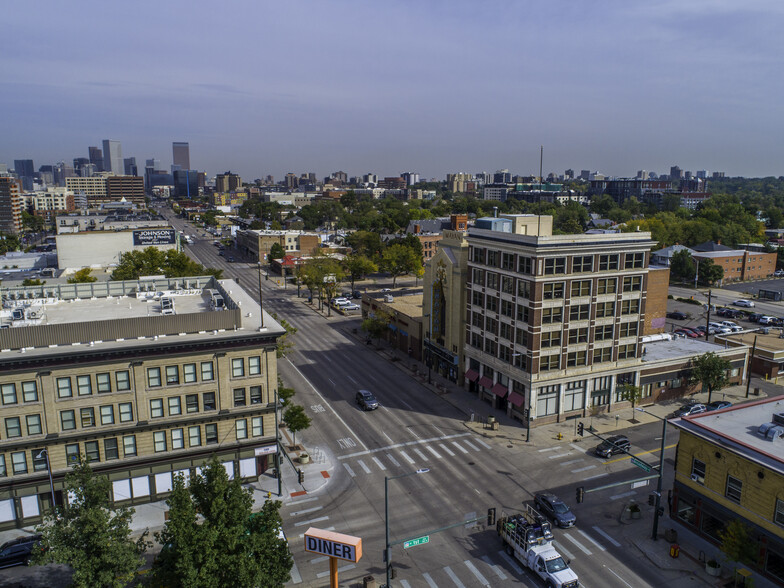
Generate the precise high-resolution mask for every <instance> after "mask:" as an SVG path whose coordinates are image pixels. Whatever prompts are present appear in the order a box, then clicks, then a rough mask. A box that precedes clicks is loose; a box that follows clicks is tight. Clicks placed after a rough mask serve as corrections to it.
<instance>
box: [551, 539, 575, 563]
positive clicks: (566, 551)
mask: <svg viewBox="0 0 784 588" xmlns="http://www.w3.org/2000/svg"><path fill="white" fill-rule="evenodd" d="M553 543H556V545H558V551H563V554H564V555H565V556H566V557H568V558H569V559H574V555H572V553H571V552H570V551H569V550H568V549H566V547H564V546H563V542H561V541H558V542H555V541H553Z"/></svg>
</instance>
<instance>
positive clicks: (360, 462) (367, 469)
mask: <svg viewBox="0 0 784 588" xmlns="http://www.w3.org/2000/svg"><path fill="white" fill-rule="evenodd" d="M357 463H358V464H359V467H361V468H362V469H363V470H365V473H366V474H369V473H370V468H369V467H367V466H366V465H365V462H364V461H362V460H361V459H358V460H357Z"/></svg>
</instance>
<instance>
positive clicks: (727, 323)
mask: <svg viewBox="0 0 784 588" xmlns="http://www.w3.org/2000/svg"><path fill="white" fill-rule="evenodd" d="M721 326H722V327H729V328H730V329H734V328H735V327H737V326H738V323H735V322H732V321H721Z"/></svg>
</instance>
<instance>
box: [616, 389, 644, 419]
mask: <svg viewBox="0 0 784 588" xmlns="http://www.w3.org/2000/svg"><path fill="white" fill-rule="evenodd" d="M620 388H621V390H620V392H621V398H622V399H623V400H628V401H629V402H631V404H632V421H635V422H636V420H635V414H634V407H635V406H636V405H637V401H639V400H640V398H642V388H640V387H639V386H635V385H634V384H630V383H629V382H625V383H623V384H621V386H620Z"/></svg>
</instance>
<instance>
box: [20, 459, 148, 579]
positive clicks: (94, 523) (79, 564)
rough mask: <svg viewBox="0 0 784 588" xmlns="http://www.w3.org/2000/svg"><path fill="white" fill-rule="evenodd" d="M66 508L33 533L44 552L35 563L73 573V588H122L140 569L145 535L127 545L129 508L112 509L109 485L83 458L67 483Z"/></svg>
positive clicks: (37, 556)
mask: <svg viewBox="0 0 784 588" xmlns="http://www.w3.org/2000/svg"><path fill="white" fill-rule="evenodd" d="M63 494H64V495H68V496H69V497H70V498H69V506H68V508H58V509H56V511H55V512H54V513H53V514H50V515H48V516H47V517H46V519H45V520H44V523H43V524H42V525H41V526H39V527H38V528H37V531H38V532H39V533H41V535H42V536H43V539H42V540H41V543H42V546H43V548H44V549H43V550H41V552H39V553H37V554H36V555H35V556H34V563H35V564H36V565H38V564H46V563H51V562H56V563H63V564H67V565H69V566H71V568H72V569H73V571H74V573H73V584H72V585H73V586H76V587H78V588H92V587H94V586H110V587H113V588H114V587H116V588H122V587H124V586H127V585H128V583H129V582H130V581H131V580H132V579H133V577H134V574H135V573H136V570H138V569H139V567H140V566H141V565H142V564H143V563H144V558H143V557H142V554H143V553H144V552H145V551H146V549H147V547H148V541H147V539H146V538H147V532H146V531H145V532H144V534H143V535H142V536H141V537H140V538H139V539H137V540H136V541H134V540H133V539H131V528H130V523H131V518H132V517H133V513H134V512H135V511H134V509H133V508H127V507H120V508H112V507H111V506H110V503H109V496H110V494H111V482H110V481H109V478H108V477H106V476H101V475H95V474H94V473H93V471H92V468H90V465H89V463H88V462H87V460H86V459H82V458H81V457H80V458H79V460H78V461H77V463H75V464H74V466H73V469H72V470H71V471H70V472H69V473H68V474H67V475H66V477H65V492H63Z"/></svg>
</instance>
